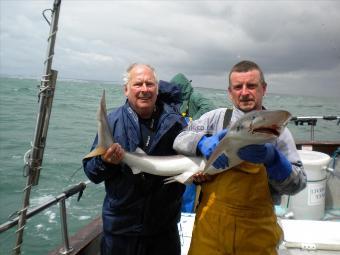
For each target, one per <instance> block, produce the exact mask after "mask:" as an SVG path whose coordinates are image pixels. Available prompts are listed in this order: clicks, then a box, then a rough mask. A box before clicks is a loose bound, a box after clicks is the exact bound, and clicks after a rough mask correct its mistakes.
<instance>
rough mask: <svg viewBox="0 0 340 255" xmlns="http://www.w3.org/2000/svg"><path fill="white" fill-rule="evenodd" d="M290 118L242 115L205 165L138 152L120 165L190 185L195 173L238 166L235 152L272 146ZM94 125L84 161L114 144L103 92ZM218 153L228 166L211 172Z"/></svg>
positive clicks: (271, 113)
mask: <svg viewBox="0 0 340 255" xmlns="http://www.w3.org/2000/svg"><path fill="white" fill-rule="evenodd" d="M290 117H291V114H290V113H289V112H287V111H283V110H276V111H268V110H262V111H252V112H250V113H247V114H245V115H244V116H242V117H241V118H240V119H239V120H238V121H236V122H235V123H234V124H233V125H232V126H231V127H230V128H229V129H228V132H227V134H226V136H225V137H224V138H223V139H222V140H221V141H220V143H219V144H218V146H217V147H216V149H215V150H214V152H213V153H212V155H211V157H210V158H209V160H208V161H206V160H205V159H204V158H202V157H189V156H184V155H173V156H149V155H146V154H145V153H144V151H142V150H141V149H140V148H137V150H136V151H135V152H125V154H124V158H123V160H122V161H123V162H124V163H125V164H127V165H128V166H129V167H130V168H131V170H132V172H133V174H138V173H141V172H145V173H149V174H154V175H160V176H167V177H168V178H166V179H165V183H171V182H175V181H177V182H180V183H184V184H186V183H190V182H192V179H193V175H194V174H196V173H199V172H203V173H207V174H217V173H220V172H222V171H226V170H228V169H230V168H232V167H234V166H236V165H238V164H240V163H241V162H242V160H241V159H240V158H239V157H238V156H237V151H238V149H239V148H241V147H244V146H246V145H250V144H263V143H267V142H273V141H274V140H275V139H276V138H277V137H278V136H279V135H280V134H281V133H282V131H283V129H284V127H285V126H286V125H287V123H288V121H289V119H290ZM97 122H98V145H97V147H96V148H95V149H94V150H93V151H91V152H90V153H89V154H87V155H86V156H85V157H84V158H91V157H94V156H98V155H103V154H104V153H105V152H106V150H107V149H108V148H109V147H110V146H111V144H113V143H114V141H113V137H112V132H111V129H110V126H109V124H108V120H107V111H106V102H105V90H104V91H103V95H102V97H101V100H100V104H99V108H98V110H97ZM222 153H224V154H225V155H226V156H227V157H228V166H227V168H225V169H215V168H214V167H213V166H212V164H213V162H214V161H215V160H216V159H217V158H218V157H219V156H220V155H221V154H222Z"/></svg>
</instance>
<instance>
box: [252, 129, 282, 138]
mask: <svg viewBox="0 0 340 255" xmlns="http://www.w3.org/2000/svg"><path fill="white" fill-rule="evenodd" d="M252 131H253V133H265V134H272V135H275V136H279V135H280V129H279V128H278V127H259V128H254V129H253V130H252Z"/></svg>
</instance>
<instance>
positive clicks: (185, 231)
mask: <svg viewBox="0 0 340 255" xmlns="http://www.w3.org/2000/svg"><path fill="white" fill-rule="evenodd" d="M339 213H340V211H339ZM194 220H195V214H193V213H182V217H181V222H180V223H179V225H178V228H179V231H180V236H181V243H182V255H186V254H187V253H188V249H189V245H190V240H191V232H192V228H193V224H194ZM278 221H279V224H280V225H281V226H282V228H283V231H284V233H285V237H284V241H283V242H282V244H281V245H280V247H279V254H280V255H312V254H313V255H340V221H338V220H336V221H310V220H289V219H280V218H278ZM297 247H300V248H297ZM331 249H336V250H331Z"/></svg>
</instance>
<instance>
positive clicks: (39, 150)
mask: <svg viewBox="0 0 340 255" xmlns="http://www.w3.org/2000/svg"><path fill="white" fill-rule="evenodd" d="M60 5H61V0H54V4H53V10H52V9H47V10H44V11H43V16H44V18H45V20H46V21H47V23H48V24H49V26H50V33H49V36H48V47H47V57H46V60H45V61H44V71H43V75H42V78H41V84H40V89H39V92H38V97H39V111H38V114H37V121H36V127H35V132H34V139H33V142H32V147H31V149H30V150H29V151H28V152H26V154H25V175H26V177H27V183H26V187H25V189H24V194H23V205H22V209H21V210H20V211H19V212H18V214H19V220H18V229H17V231H16V234H17V238H16V245H15V247H14V248H13V254H15V255H17V254H21V244H22V241H23V234H24V228H25V224H26V215H27V210H28V207H29V199H30V193H31V189H32V186H35V185H38V182H39V175H40V170H41V165H42V160H43V155H44V149H45V144H46V138H47V131H48V124H49V120H50V115H51V110H52V102H53V96H54V90H55V85H56V80H57V73H58V72H57V71H55V70H52V61H53V56H54V45H55V41H56V34H57V30H58V19H59V12H60ZM45 11H51V21H49V20H48V19H47V18H46V16H45Z"/></svg>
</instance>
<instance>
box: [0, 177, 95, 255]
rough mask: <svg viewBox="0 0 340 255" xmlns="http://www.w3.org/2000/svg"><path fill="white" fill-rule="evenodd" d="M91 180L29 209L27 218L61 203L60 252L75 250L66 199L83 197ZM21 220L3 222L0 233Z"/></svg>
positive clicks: (68, 252)
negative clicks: (70, 239)
mask: <svg viewBox="0 0 340 255" xmlns="http://www.w3.org/2000/svg"><path fill="white" fill-rule="evenodd" d="M89 183H90V181H86V182H80V183H79V184H76V185H74V186H72V187H70V188H69V189H67V190H65V191H63V192H62V193H61V194H59V195H58V196H56V197H54V198H52V199H50V200H48V201H46V202H44V203H42V204H41V205H39V206H37V207H35V208H33V209H31V210H29V211H28V212H27V215H26V216H27V219H29V218H31V217H33V216H35V215H36V214H38V213H40V212H41V211H43V210H45V209H47V208H49V207H51V206H53V205H55V204H57V203H59V205H60V218H61V221H60V224H61V233H62V240H63V248H62V249H61V250H60V251H59V253H60V254H65V255H66V254H70V253H71V252H72V251H73V248H72V247H71V246H70V242H69V235H68V228H67V212H66V206H65V201H66V199H68V198H69V197H71V196H73V195H75V194H78V201H79V199H80V198H81V196H82V194H83V191H84V189H85V188H86V185H87V184H89ZM18 222H19V216H18V217H15V218H13V219H11V220H9V221H7V222H5V223H3V224H1V225H0V233H2V232H5V231H6V230H8V229H10V228H12V227H14V226H16V225H17V224H18Z"/></svg>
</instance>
